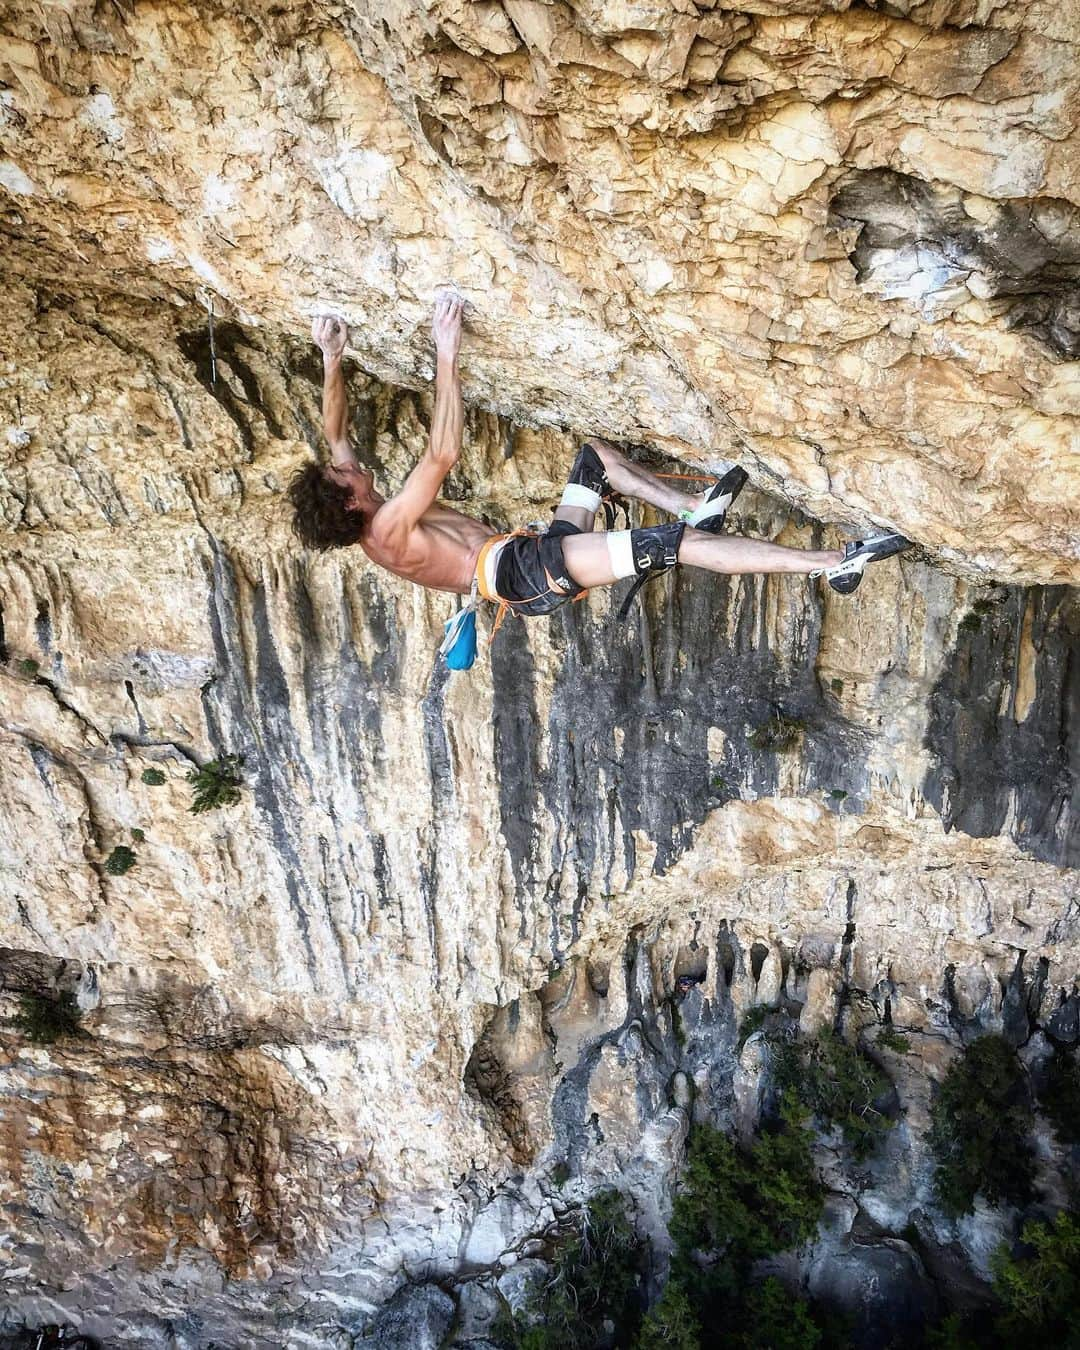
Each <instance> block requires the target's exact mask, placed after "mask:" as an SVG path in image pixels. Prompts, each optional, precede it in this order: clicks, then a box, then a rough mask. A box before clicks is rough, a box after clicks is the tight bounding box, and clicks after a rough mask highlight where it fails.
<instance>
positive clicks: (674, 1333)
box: [635, 1278, 701, 1350]
mask: <svg viewBox="0 0 1080 1350" xmlns="http://www.w3.org/2000/svg"><path fill="white" fill-rule="evenodd" d="M700 1346H701V1323H700V1322H699V1321H698V1319H697V1314H696V1313H695V1312H694V1307H693V1304H692V1302H691V1300H690V1295H689V1294H688V1293H687V1292H686V1286H685V1285H684V1284H683V1283H682V1281H681V1280H679V1279H677V1278H676V1279H670V1280H668V1282H667V1284H666V1285H665V1286H664V1292H663V1293H662V1294H661V1295H660V1297H659V1298H658V1299H657V1301H656V1302H655V1303H654V1304H653V1306H652V1307H651V1308H650V1309H649V1312H648V1315H647V1316H646V1318H645V1320H644V1322H642V1324H641V1333H640V1335H639V1336H638V1338H637V1341H636V1342H635V1350H700Z"/></svg>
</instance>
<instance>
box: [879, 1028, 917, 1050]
mask: <svg viewBox="0 0 1080 1350" xmlns="http://www.w3.org/2000/svg"><path fill="white" fill-rule="evenodd" d="M874 1043H875V1045H879V1046H880V1047H881V1048H882V1050H891V1051H892V1052H893V1054H894V1055H907V1054H910V1053H911V1040H910V1038H909V1037H907V1036H904V1035H902V1034H901V1033H900V1032H899V1031H896V1030H894V1028H893V1027H892V1026H891V1025H886V1026H883V1027H882V1028H881V1030H880V1031H879V1032H878V1035H877V1040H876V1041H875V1042H874Z"/></svg>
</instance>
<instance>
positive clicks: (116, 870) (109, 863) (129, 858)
mask: <svg viewBox="0 0 1080 1350" xmlns="http://www.w3.org/2000/svg"><path fill="white" fill-rule="evenodd" d="M137 861H138V859H137V858H136V856H135V851H134V849H130V848H128V846H127V844H117V846H116V847H115V848H114V849H113V851H112V852H111V853H110V854H109V856H108V857H107V858H106V859H105V871H106V872H108V874H109V876H111V877H122V876H123V875H124V873H125V872H130V871H131V869H132V868H133V867H134V866H135V864H136V862H137Z"/></svg>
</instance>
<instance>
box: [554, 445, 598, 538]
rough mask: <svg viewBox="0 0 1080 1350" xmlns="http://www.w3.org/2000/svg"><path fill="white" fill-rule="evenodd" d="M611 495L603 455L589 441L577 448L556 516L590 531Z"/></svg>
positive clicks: (583, 530) (567, 523)
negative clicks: (603, 502)
mask: <svg viewBox="0 0 1080 1350" xmlns="http://www.w3.org/2000/svg"><path fill="white" fill-rule="evenodd" d="M610 495H611V484H610V483H609V482H608V477H607V471H606V466H605V463H604V459H603V457H602V456H601V455H599V454H598V453H597V452H596V450H595V449H594V448H593V447H592V445H590V444H589V442H588V441H586V442H585V444H584V445H583V446H582V447H581V449H580V450H579V451H578V454H577V458H576V459H575V460H574V463H573V466H572V468H571V469H570V477H569V478H568V479H567V480H566V486H565V487H564V488H563V494H562V499H561V501H560V502H559V505H558V506H557V507H556V509H555V519H556V520H560V521H562V522H563V523H564V524H566V525H572V526H573V527H574V529H576V530H581V531H582V532H584V533H586V534H587V533H589V532H590V531H591V530H592V527H593V526H594V525H595V523H596V513H597V511H598V510H599V509H600V503H601V502H602V501H603V500H604V498H605V497H608V496H610Z"/></svg>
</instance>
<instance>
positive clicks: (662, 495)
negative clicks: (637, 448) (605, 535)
mask: <svg viewBox="0 0 1080 1350" xmlns="http://www.w3.org/2000/svg"><path fill="white" fill-rule="evenodd" d="M586 444H587V445H589V446H591V447H592V448H593V450H594V451H595V452H596V454H597V455H598V456H599V457H600V459H601V460H602V461H603V465H604V469H605V471H606V473H607V479H608V482H609V483H610V484H611V488H612V491H614V492H617V493H619V494H620V495H621V496H623V497H632V498H633V499H634V500H635V501H639V502H644V503H645V504H646V506H655V507H656V508H657V509H658V510H660V511H668V512H670V514H671V515H673V516H677V515H678V514H679V512H680V511H693V510H694V509H695V508H696V507H698V506H700V505H701V501H702V498H701V497H700V496H697V497H692V496H691V495H690V494H689V493H686V492H682V491H680V490H679V488H677V487H672V485H671V484H670V483H668V482H665V480H664V479H662V478H657V476H656V474H654V473H650V472H649V470H648V469H643V468H642V467H641V465H640V464H635V463H634V462H633V460H630V459H627V458H626V456H625V455H624V454H623V452H622V451H621V450H619V449H617V448H616V447H615V446H614V445H610V444H609V443H608V442H607V441H598V440H595V439H594V440H591V441H587V442H586Z"/></svg>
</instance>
